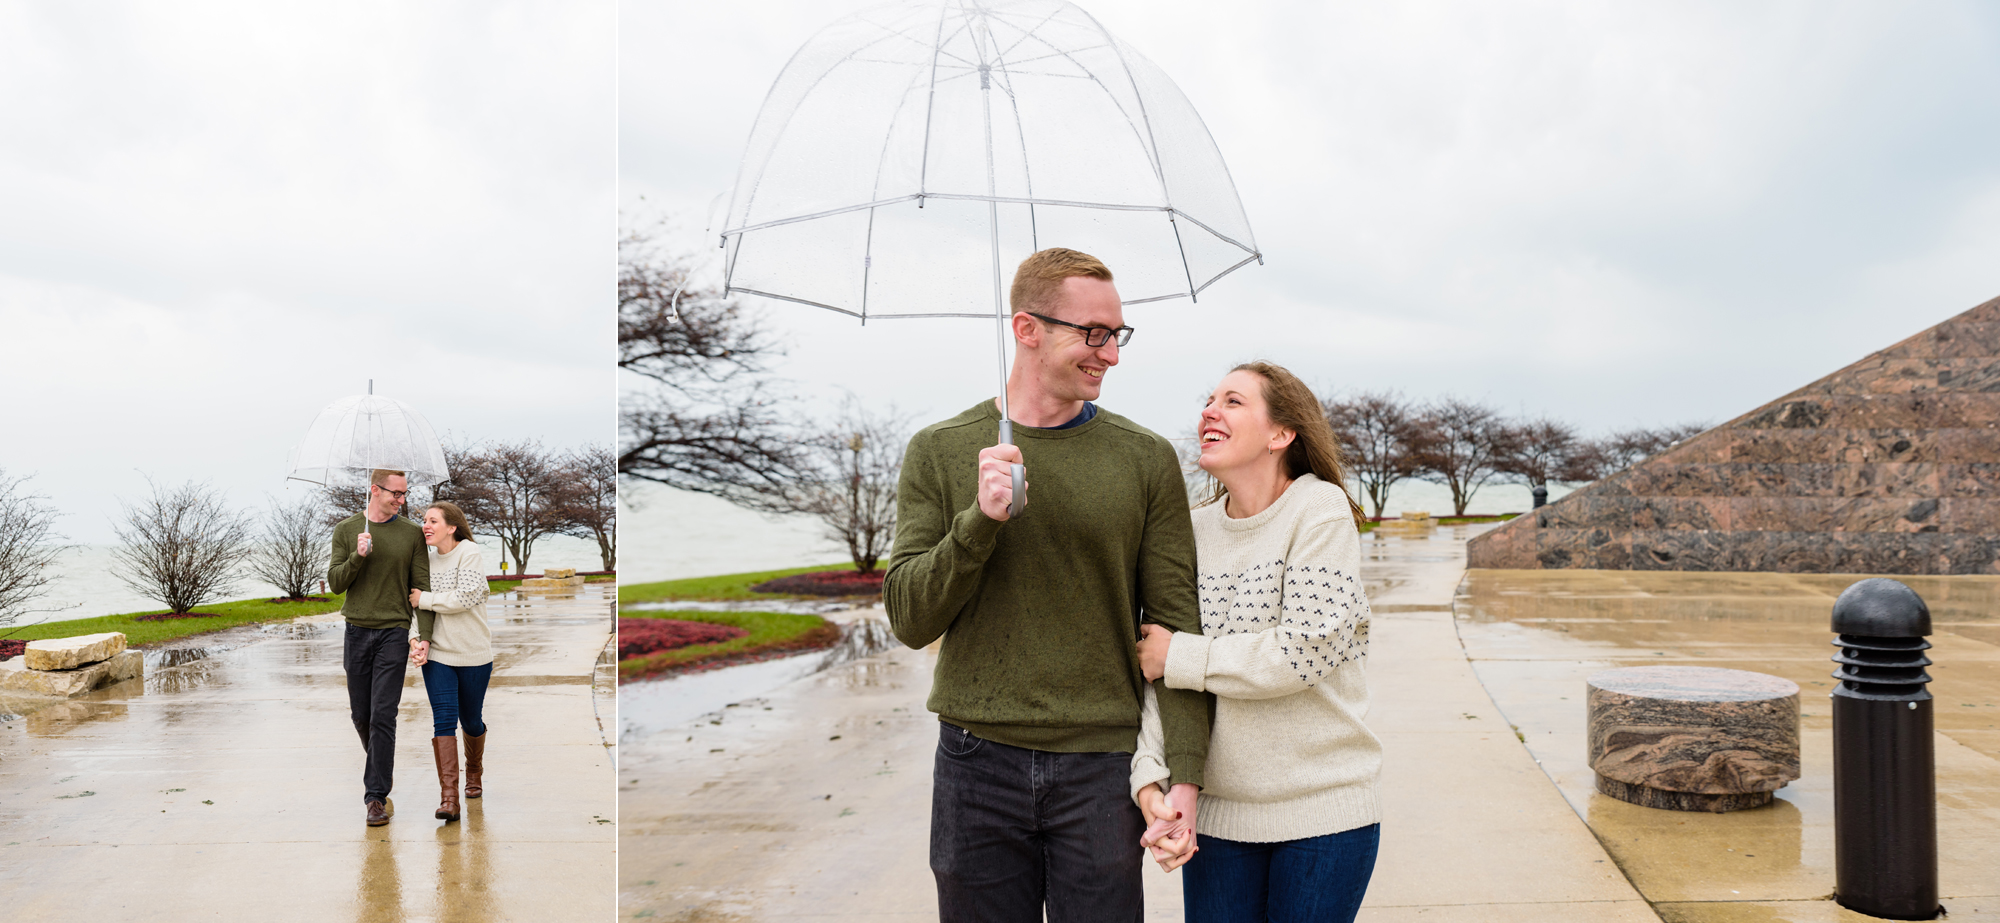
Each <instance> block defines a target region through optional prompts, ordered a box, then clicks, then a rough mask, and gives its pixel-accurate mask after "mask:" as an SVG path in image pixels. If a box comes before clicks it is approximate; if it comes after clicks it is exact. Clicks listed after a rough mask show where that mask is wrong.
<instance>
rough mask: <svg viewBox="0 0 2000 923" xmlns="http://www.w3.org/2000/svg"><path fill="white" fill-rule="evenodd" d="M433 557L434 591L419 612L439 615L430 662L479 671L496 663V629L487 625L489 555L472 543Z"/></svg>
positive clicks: (434, 551)
mask: <svg viewBox="0 0 2000 923" xmlns="http://www.w3.org/2000/svg"><path fill="white" fill-rule="evenodd" d="M425 550H426V551H427V552H428V553H429V554H430V556H431V591H430V592H428V593H425V594H424V595H423V596H421V597H419V598H418V600H417V608H419V609H429V610H431V611H432V612H435V613H437V621H436V623H435V624H434V625H432V627H431V652H430V659H432V660H435V661H437V662H438V663H442V664H445V665H447V666H454V667H476V666H479V665H481V664H488V663H492V662H493V628H492V627H491V626H489V625H487V624H486V597H487V596H488V595H489V593H488V590H487V586H486V555H485V554H484V553H483V552H481V551H480V548H479V546H478V545H475V544H473V543H471V542H469V541H465V542H459V543H458V544H457V545H454V546H452V549H451V553H450V554H438V550H437V549H436V548H434V547H428V546H427V547H426V548H425Z"/></svg>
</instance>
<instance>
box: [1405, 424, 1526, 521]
mask: <svg viewBox="0 0 2000 923" xmlns="http://www.w3.org/2000/svg"><path fill="white" fill-rule="evenodd" d="M1417 426H1418V430H1419V432H1420V434H1421V435H1420V436H1419V448H1418V451H1417V458H1418V462H1419V464H1421V465H1422V466H1423V473H1422V474H1421V475H1420V476H1421V477H1423V478H1425V479H1428V480H1431V481H1435V482H1437V483H1439V484H1443V485H1445V487H1446V488H1448V489H1449V490H1450V491H1451V506H1452V515H1454V516H1463V515H1465V508H1466V507H1467V506H1469V505H1471V503H1472V497H1473V495H1474V494H1476V493H1478V492H1479V488H1481V487H1483V486H1485V484H1486V482H1487V481H1488V480H1490V479H1491V478H1492V477H1493V475H1494V474H1496V473H1498V471H1499V465H1500V462H1501V459H1503V458H1505V457H1506V455H1507V453H1508V451H1509V445H1508V442H1509V440H1510V439H1511V436H1512V434H1511V433H1510V432H1509V431H1508V428H1507V427H1506V426H1505V424H1504V423H1503V421H1502V420H1501V419H1500V415H1499V414H1497V413H1495V412H1494V411H1493V409H1492V408H1490V407H1487V406H1485V405H1483V404H1475V403H1473V402H1472V401H1468V400H1464V399H1462V398H1456V397H1447V398H1444V399H1443V400H1439V401H1435V402H1433V403H1431V404H1429V405H1428V406H1426V407H1424V409H1423V410H1422V412H1421V413H1419V414H1418V417H1417Z"/></svg>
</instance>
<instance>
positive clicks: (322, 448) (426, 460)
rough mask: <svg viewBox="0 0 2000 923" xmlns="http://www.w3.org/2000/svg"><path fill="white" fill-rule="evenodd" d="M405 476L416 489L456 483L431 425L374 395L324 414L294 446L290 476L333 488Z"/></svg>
mask: <svg viewBox="0 0 2000 923" xmlns="http://www.w3.org/2000/svg"><path fill="white" fill-rule="evenodd" d="M376 468H389V469H393V470H396V471H401V472H404V474H405V475H406V476H407V478H408V479H409V482H410V486H412V487H425V486H429V485H433V484H437V483H440V482H443V481H446V480H449V479H450V478H451V472H450V471H449V470H447V469H446V468H445V462H444V448H443V446H442V444H440V443H439V442H438V437H437V432H436V431H435V430H433V429H431V424H430V421H429V420H426V419H424V416H423V414H420V413H418V412H417V411H416V410H415V409H413V408H411V407H410V406H409V405H408V404H405V403H403V402H402V401H398V400H394V399H392V398H386V397H380V396H377V395H374V394H357V395H352V396H350V397H343V398H341V399H339V400H337V401H334V402H333V403H331V404H328V405H326V409H324V410H321V411H320V412H319V416H317V417H314V418H313V422H312V425H311V426H309V427H307V428H306V435H305V438H304V439H301V440H299V443H298V445H296V446H293V447H292V458H291V467H290V471H288V472H287V473H286V475H285V477H286V478H287V479H289V480H295V481H306V482H309V483H313V484H324V485H328V486H338V485H354V486H358V485H361V484H366V483H367V482H368V472H370V471H372V470H374V469H376Z"/></svg>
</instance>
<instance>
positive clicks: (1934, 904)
mask: <svg viewBox="0 0 2000 923" xmlns="http://www.w3.org/2000/svg"><path fill="white" fill-rule="evenodd" d="M1833 630H1834V633H1836V634H1838V635H1839V636H1840V637H1839V638H1838V639H1836V640H1835V641H1834V642H1833V643H1834V645H1835V646H1836V647H1839V648H1840V653H1839V654H1838V655H1837V656H1835V657H1834V658H1833V661H1834V662H1835V663H1838V664H1840V669H1839V670H1838V671H1837V672H1835V673H1834V674H1833V677H1834V678H1835V679H1837V680H1840V685H1839V687H1838V688H1836V689H1834V690H1833V852H1834V900H1836V901H1838V902H1839V903H1840V905H1841V906H1842V907H1846V908H1847V909H1849V910H1853V911H1856V912H1859V913H1865V914H1868V915H1869V916H1875V917H1886V918H1888V919H1891V920H1934V919H1936V918H1937V916H1938V914H1939V913H1941V912H1942V911H1943V909H1944V908H1942V907H1940V906H1938V865H1937V757H1936V752H1935V747H1934V744H1933V740H1932V737H1931V728H1932V721H1933V719H1932V709H1931V693H1930V690H1929V689H1928V688H1927V687H1926V684H1927V683H1929V682H1930V681H1931V678H1930V676H1929V675H1928V674H1926V673H1925V672H1924V667H1926V666H1929V665H1930V663H1931V660H1930V658H1929V657H1926V656H1924V651H1925V650H1928V649H1929V648H1930V646H1931V645H1930V642H1929V641H1925V640H1924V636H1925V635H1928V634H1930V633H1931V611H1930V608H1929V607H1928V606H1925V605H1924V601H1923V598H1922V597H1920V596H1918V595H1917V593H1916V591H1915V590H1912V589H1910V588H1909V587H1907V586H1904V585H1903V584H1901V583H1898V582H1897V581H1894V580H1889V579H1886V578H1882V577H1875V578H1871V579H1868V580H1863V581H1860V582H1858V583H1856V584H1854V585H1853V586H1850V587H1848V588H1847V590H1846V591H1845V592H1843V593H1841V594H1840V598H1839V599H1837V600H1835V601H1834V603H1833Z"/></svg>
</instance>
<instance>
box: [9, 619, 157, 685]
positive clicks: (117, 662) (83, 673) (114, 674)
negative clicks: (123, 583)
mask: <svg viewBox="0 0 2000 923" xmlns="http://www.w3.org/2000/svg"><path fill="white" fill-rule="evenodd" d="M118 638H119V640H120V641H121V642H122V641H123V640H124V638H125V636H124V635H122V634H121V635H119V636H118ZM145 671H146V655H145V654H144V653H142V652H140V651H125V652H123V653H121V654H118V655H117V656H114V657H112V658H111V659H109V660H100V661H98V662H96V663H93V664H87V665H85V666H82V667H78V668H76V669H72V670H31V669H16V670H0V689H4V690H6V691H8V692H26V693H31V694H34V695H48V696H60V697H69V696H76V695H82V694H84V693H86V692H89V691H91V690H92V689H96V688H99V687H101V686H109V685H111V684H112V683H118V682H123V681H125V680H128V679H132V678H134V677H137V676H140V675H142V674H144V673H145Z"/></svg>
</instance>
